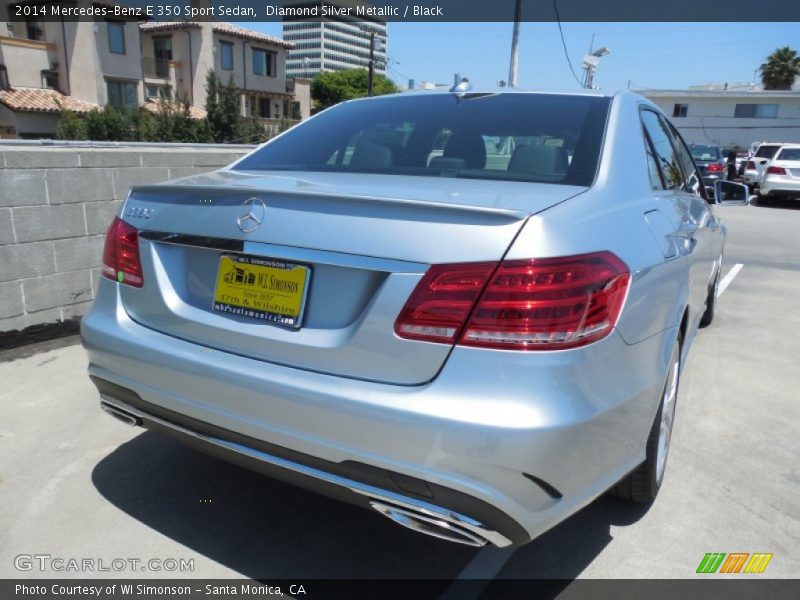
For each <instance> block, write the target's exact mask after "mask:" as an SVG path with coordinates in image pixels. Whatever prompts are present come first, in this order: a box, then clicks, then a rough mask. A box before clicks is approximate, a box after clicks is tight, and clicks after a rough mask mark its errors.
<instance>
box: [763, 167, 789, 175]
mask: <svg viewBox="0 0 800 600" xmlns="http://www.w3.org/2000/svg"><path fill="white" fill-rule="evenodd" d="M767 175H786V169H784V168H783V167H767Z"/></svg>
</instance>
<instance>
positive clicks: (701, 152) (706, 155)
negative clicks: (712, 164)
mask: <svg viewBox="0 0 800 600" xmlns="http://www.w3.org/2000/svg"><path fill="white" fill-rule="evenodd" d="M692 156H694V158H695V160H719V157H720V153H719V148H717V147H716V146H704V145H702V144H692Z"/></svg>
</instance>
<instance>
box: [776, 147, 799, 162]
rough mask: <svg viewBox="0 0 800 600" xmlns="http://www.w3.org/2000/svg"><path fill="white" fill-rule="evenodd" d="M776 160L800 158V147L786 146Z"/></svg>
mask: <svg viewBox="0 0 800 600" xmlns="http://www.w3.org/2000/svg"><path fill="white" fill-rule="evenodd" d="M776 160H800V148H784V149H783V150H781V153H780V154H778V157H777V159H776Z"/></svg>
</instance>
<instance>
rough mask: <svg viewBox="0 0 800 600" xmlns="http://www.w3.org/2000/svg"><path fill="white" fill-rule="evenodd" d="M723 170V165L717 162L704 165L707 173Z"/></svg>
mask: <svg viewBox="0 0 800 600" xmlns="http://www.w3.org/2000/svg"><path fill="white" fill-rule="evenodd" d="M722 170H723V166H722V165H721V164H719V163H711V164H710V165H708V166H707V167H706V172H708V173H721V172H722Z"/></svg>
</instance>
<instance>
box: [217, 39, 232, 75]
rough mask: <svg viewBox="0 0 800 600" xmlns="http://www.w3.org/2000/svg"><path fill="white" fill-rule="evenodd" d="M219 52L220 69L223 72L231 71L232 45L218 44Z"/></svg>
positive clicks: (228, 43)
mask: <svg viewBox="0 0 800 600" xmlns="http://www.w3.org/2000/svg"><path fill="white" fill-rule="evenodd" d="M219 50H220V52H219V56H220V62H221V63H222V68H223V69H224V70H225V71H233V44H231V43H230V42H220V43H219Z"/></svg>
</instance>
